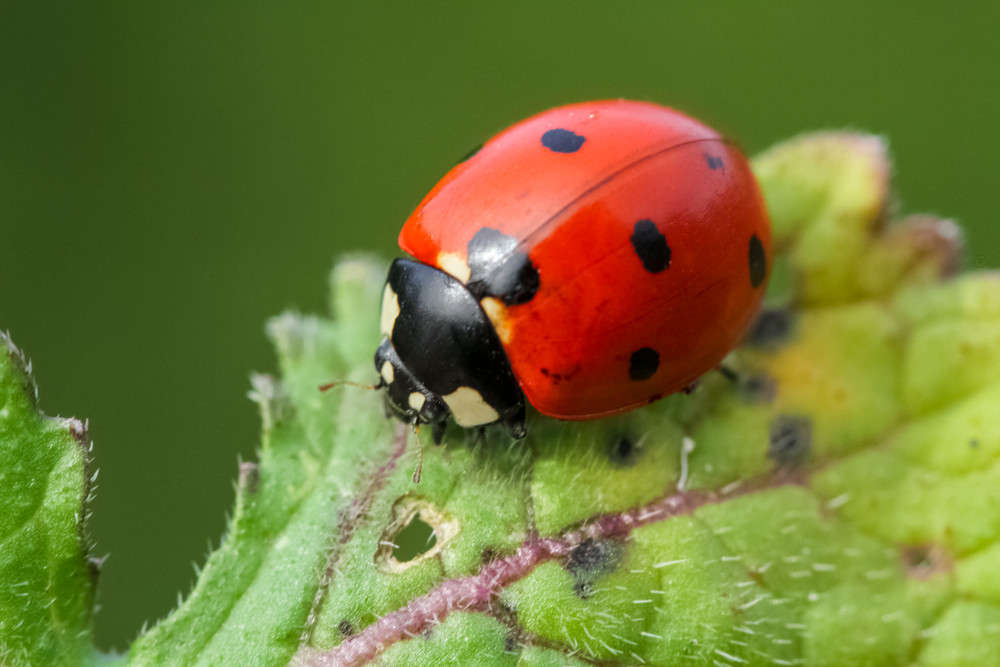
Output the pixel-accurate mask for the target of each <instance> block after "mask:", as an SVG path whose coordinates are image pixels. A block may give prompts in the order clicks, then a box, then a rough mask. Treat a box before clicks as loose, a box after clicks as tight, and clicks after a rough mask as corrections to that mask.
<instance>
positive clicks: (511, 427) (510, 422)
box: [503, 404, 528, 440]
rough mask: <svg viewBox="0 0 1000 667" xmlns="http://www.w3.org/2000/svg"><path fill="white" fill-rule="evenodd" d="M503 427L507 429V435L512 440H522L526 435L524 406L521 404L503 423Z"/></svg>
mask: <svg viewBox="0 0 1000 667" xmlns="http://www.w3.org/2000/svg"><path fill="white" fill-rule="evenodd" d="M503 426H504V428H505V429H507V435H509V436H510V437H511V438H513V439H514V440H523V439H524V437H525V436H526V435H528V431H527V429H525V427H524V405H523V404H522V405H521V406H520V407H519V408H518V410H517V412H515V413H514V414H512V415H511V416H510V417H507V418H506V419H505V420H504V421H503Z"/></svg>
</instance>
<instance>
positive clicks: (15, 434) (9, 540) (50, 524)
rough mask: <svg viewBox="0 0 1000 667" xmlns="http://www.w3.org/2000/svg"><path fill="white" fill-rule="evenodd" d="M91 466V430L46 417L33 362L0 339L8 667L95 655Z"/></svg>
mask: <svg viewBox="0 0 1000 667" xmlns="http://www.w3.org/2000/svg"><path fill="white" fill-rule="evenodd" d="M89 465H90V442H89V440H88V438H87V427H86V425H85V424H83V423H81V422H79V421H77V420H75V419H58V418H52V417H47V416H45V415H43V414H41V413H40V412H39V411H38V407H37V405H36V389H35V385H34V380H33V379H32V377H31V364H30V363H27V362H26V361H25V358H24V355H23V354H22V353H21V352H20V351H19V350H18V349H17V348H15V347H14V344H13V343H12V342H11V341H10V338H9V337H8V336H7V335H5V334H2V333H0V507H3V511H2V512H0V664H3V665H7V666H10V667H14V666H15V665H74V664H75V665H79V664H85V663H87V662H89V661H90V660H91V659H94V655H93V649H92V648H91V613H92V607H93V598H94V576H95V574H96V567H97V565H96V563H93V562H91V561H88V558H87V556H88V552H89V544H88V543H87V541H86V539H85V537H84V535H85V528H86V526H85V524H86V519H87V515H88V509H87V503H88V501H89V500H90V485H91V482H92V479H91V477H90V474H91V473H90V471H89V470H88V468H89ZM92 563H93V564H92Z"/></svg>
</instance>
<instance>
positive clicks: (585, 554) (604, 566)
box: [565, 538, 624, 599]
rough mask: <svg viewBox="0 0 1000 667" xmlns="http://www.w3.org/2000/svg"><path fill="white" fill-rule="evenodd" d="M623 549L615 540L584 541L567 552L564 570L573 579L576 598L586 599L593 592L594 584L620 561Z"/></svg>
mask: <svg viewBox="0 0 1000 667" xmlns="http://www.w3.org/2000/svg"><path fill="white" fill-rule="evenodd" d="M623 549H624V547H623V545H622V543H621V542H618V541H615V540H601V541H597V540H594V539H592V538H591V539H586V540H584V541H583V542H581V543H580V544H579V545H577V547H576V548H575V549H573V550H572V551H571V552H569V556H568V557H567V558H566V563H565V567H566V570H567V571H568V572H569V573H570V575H572V577H573V592H574V593H576V595H577V596H578V597H581V598H584V599H586V598H588V597H590V596H591V595H592V594H593V592H594V584H595V583H596V582H597V580H598V579H600V578H601V577H602V576H604V575H606V574H609V573H611V572H613V571H614V569H615V568H616V567H618V565H619V564H620V563H621V561H622V551H623Z"/></svg>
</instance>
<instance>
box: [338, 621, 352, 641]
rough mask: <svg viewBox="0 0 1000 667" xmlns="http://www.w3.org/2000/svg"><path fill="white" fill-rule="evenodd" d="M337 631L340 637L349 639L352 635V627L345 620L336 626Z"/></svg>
mask: <svg viewBox="0 0 1000 667" xmlns="http://www.w3.org/2000/svg"><path fill="white" fill-rule="evenodd" d="M337 631H338V632H339V633H340V636H341V637H350V636H351V635H353V634H354V626H353V625H351V622H350V621H348V620H347V619H346V618H345V619H344V620H342V621H341V622H340V623H338V624H337Z"/></svg>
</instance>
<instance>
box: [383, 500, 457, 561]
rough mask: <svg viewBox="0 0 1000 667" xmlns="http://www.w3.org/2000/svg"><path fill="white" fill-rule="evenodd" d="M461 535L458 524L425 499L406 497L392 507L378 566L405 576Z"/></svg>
mask: <svg viewBox="0 0 1000 667" xmlns="http://www.w3.org/2000/svg"><path fill="white" fill-rule="evenodd" d="M458 531H459V523H458V520H457V519H455V518H454V517H452V516H451V515H450V514H448V513H447V512H445V511H444V510H442V509H441V508H439V507H438V506H436V505H434V504H433V503H431V502H430V501H428V500H427V499H426V498H422V497H420V496H416V495H411V494H406V495H404V496H401V497H400V498H398V499H397V500H396V502H395V503H393V505H392V516H391V517H390V520H389V522H388V525H387V526H386V527H385V530H383V531H382V536H381V537H380V538H379V543H378V549H377V550H376V552H375V564H376V565H377V566H378V567H379V568H381V569H382V570H384V571H388V572H402V571H403V570H405V569H407V568H409V567H413V566H414V565H417V564H418V563H421V562H423V561H425V560H427V559H429V558H434V557H436V556H437V555H438V554H439V553H440V552H441V550H442V549H443V548H444V547H445V545H446V544H447V543H448V542H449V541H450V540H451V538H453V537H454V536H455V535H456V534H457V533H458Z"/></svg>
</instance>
